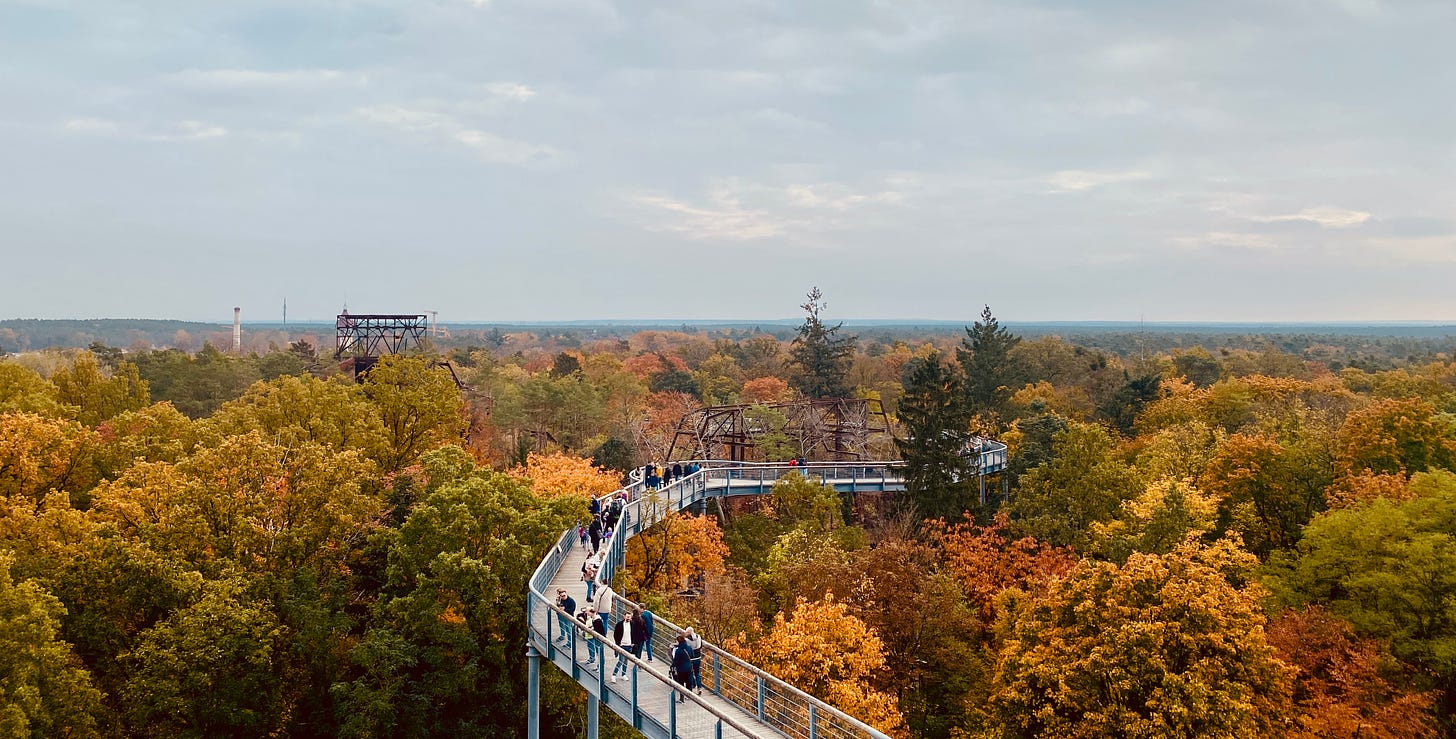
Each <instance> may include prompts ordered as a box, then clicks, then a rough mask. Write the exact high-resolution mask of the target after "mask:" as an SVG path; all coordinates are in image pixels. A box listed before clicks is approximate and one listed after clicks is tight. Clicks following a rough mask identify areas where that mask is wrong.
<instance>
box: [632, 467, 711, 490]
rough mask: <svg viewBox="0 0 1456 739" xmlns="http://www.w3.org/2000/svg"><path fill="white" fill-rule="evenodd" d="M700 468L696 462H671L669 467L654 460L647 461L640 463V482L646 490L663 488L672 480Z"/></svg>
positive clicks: (695, 471) (690, 473)
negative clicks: (643, 463)
mask: <svg viewBox="0 0 1456 739" xmlns="http://www.w3.org/2000/svg"><path fill="white" fill-rule="evenodd" d="M702 469H703V468H702V467H701V466H700V465H699V464H698V463H697V462H688V463H687V464H683V463H682V462H673V463H672V466H671V467H669V466H667V465H665V464H658V463H656V462H648V463H647V464H645V465H642V484H644V485H646V486H647V489H648V490H656V489H658V488H665V487H667V486H668V485H671V484H672V481H673V480H681V479H682V478H684V477H688V476H690V475H693V474H696V473H697V472H698V471H699V470H702Z"/></svg>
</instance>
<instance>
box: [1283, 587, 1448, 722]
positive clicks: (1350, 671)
mask: <svg viewBox="0 0 1456 739" xmlns="http://www.w3.org/2000/svg"><path fill="white" fill-rule="evenodd" d="M1269 643H1270V644H1272V645H1274V648H1275V649H1278V650H1279V653H1280V657H1281V659H1283V660H1284V661H1285V662H1288V663H1290V664H1292V665H1294V666H1295V667H1296V668H1297V669H1298V670H1299V679H1298V682H1297V686H1296V690H1295V697H1296V699H1297V706H1298V709H1299V711H1298V716H1297V719H1296V720H1297V721H1298V728H1297V729H1296V730H1295V731H1293V732H1292V733H1291V736H1294V737H1298V739H1315V738H1316V737H1348V738H1349V739H1355V737H1361V738H1362V739H1415V737H1420V736H1435V735H1436V734H1437V733H1438V732H1437V729H1436V725H1435V720H1434V719H1435V717H1434V716H1432V715H1431V712H1430V708H1431V704H1432V703H1434V702H1435V698H1436V694H1435V693H1434V692H1427V693H1421V692H1414V691H1405V690H1402V689H1401V688H1400V686H1399V685H1397V684H1396V682H1395V681H1393V680H1392V679H1391V678H1392V675H1391V674H1390V673H1392V672H1393V670H1391V669H1390V664H1391V660H1390V658H1389V655H1388V654H1385V653H1384V651H1383V650H1382V649H1381V646H1380V644H1379V642H1377V641H1376V640H1374V639H1369V638H1363V637H1358V636H1356V635H1355V630H1354V629H1353V628H1351V626H1350V624H1349V623H1348V622H1346V621H1343V620H1341V619H1339V618H1336V617H1335V616H1332V615H1330V614H1329V612H1328V611H1325V610H1324V609H1322V608H1320V607H1318V606H1310V607H1308V608H1305V609H1302V610H1289V611H1285V612H1284V613H1282V614H1280V615H1279V617H1278V618H1277V619H1275V620H1274V621H1272V622H1270V624H1269Z"/></svg>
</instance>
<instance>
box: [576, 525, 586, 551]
mask: <svg viewBox="0 0 1456 739" xmlns="http://www.w3.org/2000/svg"><path fill="white" fill-rule="evenodd" d="M576 540H577V542H578V543H580V544H581V545H582V546H586V526H585V525H583V524H577V525H576Z"/></svg>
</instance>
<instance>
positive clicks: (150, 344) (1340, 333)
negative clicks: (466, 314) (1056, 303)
mask: <svg viewBox="0 0 1456 739" xmlns="http://www.w3.org/2000/svg"><path fill="white" fill-rule="evenodd" d="M1006 325H1007V326H1008V327H1009V328H1011V329H1013V330H1015V331H1016V332H1017V333H1018V335H1021V336H1024V337H1027V338H1037V337H1043V336H1057V337H1060V338H1063V339H1065V340H1067V341H1069V342H1071V343H1073V344H1077V345H1079V346H1083V347H1086V348H1089V349H1097V350H1100V351H1103V352H1106V353H1109V354H1115V355H1117V356H1121V357H1137V356H1150V355H1155V354H1161V353H1167V352H1172V351H1178V350H1183V349H1189V348H1192V347H1203V348H1205V349H1207V350H1209V351H1211V352H1219V351H1277V352H1284V353H1289V354H1299V355H1304V356H1305V357H1306V358H1310V359H1317V360H1322V361H1326V362H1327V363H1328V364H1329V366H1330V367H1331V369H1339V368H1341V367H1358V368H1361V369H1366V370H1373V369H1385V368H1392V367H1397V366H1404V365H1407V364H1412V363H1424V362H1430V361H1433V360H1435V359H1437V358H1439V357H1441V356H1451V352H1452V350H1453V348H1456V325H1440V326H1437V325H1421V324H1374V325H1354V324H1219V323H1209V324H1192V323H1188V324H1173V323H1156V324H1148V325H1147V326H1145V327H1139V325H1138V324H1135V323H1111V322H1108V323H1098V322H1085V323H1077V322H1068V323H1021V324H1016V323H1008V324H1006ZM844 328H845V331H846V333H853V334H855V335H856V336H857V343H858V345H859V347H860V348H862V349H864V350H867V351H870V352H872V353H873V352H874V351H875V350H876V347H885V348H888V347H893V346H894V344H895V343H896V342H900V341H904V342H911V343H914V342H916V341H917V340H932V339H935V338H936V337H941V338H944V337H948V336H953V335H959V334H960V333H961V332H962V330H963V327H962V326H960V325H958V324H950V323H945V322H939V321H937V322H928V323H925V324H923V325H914V324H909V323H905V324H896V323H893V322H885V321H867V322H859V323H855V322H850V321H846V322H845V326H844ZM231 332H232V327H231V326H228V325H225V324H215V323H199V322H194V321H165V320H148V319H111V318H103V319H92V320H41V319H13V320H3V321H0V354H6V353H12V354H13V353H19V352H25V351H37V350H41V349H71V348H84V347H88V346H91V345H92V344H100V345H104V346H113V347H120V348H124V349H126V350H127V351H129V352H142V351H146V350H150V349H154V348H177V349H181V350H183V351H186V352H195V351H198V350H200V349H201V348H202V346H203V344H205V343H209V342H210V343H212V344H213V345H214V346H215V347H217V348H219V349H227V348H228V347H229V346H231V342H232V333H231ZM641 332H668V333H671V334H683V335H698V336H705V337H708V338H710V339H719V338H721V339H727V340H730V341H742V340H745V339H748V338H751V337H753V336H772V337H774V338H775V339H778V340H780V341H787V340H789V339H791V338H793V336H794V334H795V327H793V326H785V325H782V324H781V322H779V321H764V322H761V323H752V322H722V323H708V322H688V323H678V324H668V323H666V322H664V323H649V322H638V323H620V324H618V323H592V322H563V323H560V324H544V323H539V324H538V323H530V324H523V323H514V324H512V323H502V324H484V323H470V324H457V325H455V326H453V327H452V328H451V329H450V330H449V336H448V337H438V338H434V339H432V341H433V343H434V345H435V348H437V349H439V350H441V351H444V352H450V351H451V350H456V351H457V352H460V353H468V352H469V350H470V349H473V348H484V349H490V350H499V349H500V348H501V347H502V346H503V345H504V344H506V339H507V337H510V338H511V339H512V341H511V343H512V344H513V345H514V346H516V347H519V346H521V345H522V344H523V343H524V344H525V345H527V346H531V347H537V348H543V349H549V350H560V349H574V348H579V347H583V346H587V345H590V344H592V343H593V342H597V341H603V340H611V339H622V340H626V339H630V338H631V337H632V336H634V335H636V334H638V333H641ZM332 334H333V326H332V325H329V324H325V323H313V322H310V323H298V324H293V323H290V324H287V325H284V324H278V323H266V324H244V325H243V350H244V351H245V352H257V353H267V352H268V351H270V350H272V349H282V348H285V347H287V346H288V345H289V344H290V343H293V342H296V341H300V340H302V341H307V342H308V343H310V344H313V345H314V346H315V347H317V348H320V349H321V351H322V352H324V353H327V352H328V351H330V350H331V348H332V341H333V339H332ZM521 339H525V341H524V342H522V341H521Z"/></svg>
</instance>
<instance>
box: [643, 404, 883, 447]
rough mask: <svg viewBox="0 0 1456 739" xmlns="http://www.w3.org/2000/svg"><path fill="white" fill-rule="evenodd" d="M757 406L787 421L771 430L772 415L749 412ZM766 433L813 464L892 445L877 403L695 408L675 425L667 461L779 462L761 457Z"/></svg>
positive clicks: (881, 409)
mask: <svg viewBox="0 0 1456 739" xmlns="http://www.w3.org/2000/svg"><path fill="white" fill-rule="evenodd" d="M756 407H766V408H768V409H769V410H771V411H774V412H776V413H780V414H783V416H784V418H785V419H786V420H787V423H785V424H784V426H783V427H782V428H770V427H769V423H768V422H767V420H766V417H771V416H772V414H757V413H752V412H750V411H751V410H752V409H753V408H756ZM770 434H775V435H777V434H782V435H784V436H786V437H787V438H788V442H789V443H790V444H791V445H792V446H793V447H794V448H795V451H796V453H797V454H798V455H800V456H803V457H806V458H808V459H812V460H816V461H836V462H839V461H853V460H860V459H871V458H874V457H875V455H876V454H879V455H884V454H886V453H889V452H890V451H891V449H892V444H893V438H892V437H891V435H890V418H889V416H887V415H885V410H884V408H883V407H881V406H880V401H878V400H869V399H865V398H813V399H808V400H794V401H788V402H782V403H764V404H761V405H759V406H754V405H720V406H712V407H708V408H699V409H697V410H696V411H693V412H692V413H689V414H687V415H685V416H683V417H682V420H681V421H679V422H678V426H677V431H676V432H675V433H674V434H673V438H672V443H671V444H670V445H669V446H668V451H667V460H668V461H673V460H677V459H726V460H731V461H735V462H746V461H783V460H765V459H764V458H763V457H764V455H763V452H762V450H761V449H760V448H759V442H760V440H762V439H763V438H764V437H766V436H768V435H770ZM880 458H883V456H881V457H880Z"/></svg>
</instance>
